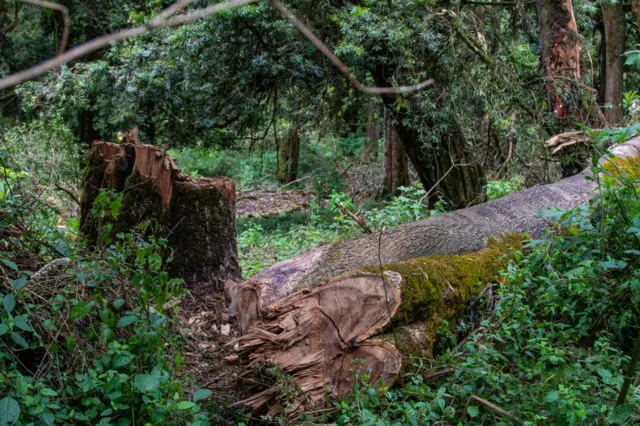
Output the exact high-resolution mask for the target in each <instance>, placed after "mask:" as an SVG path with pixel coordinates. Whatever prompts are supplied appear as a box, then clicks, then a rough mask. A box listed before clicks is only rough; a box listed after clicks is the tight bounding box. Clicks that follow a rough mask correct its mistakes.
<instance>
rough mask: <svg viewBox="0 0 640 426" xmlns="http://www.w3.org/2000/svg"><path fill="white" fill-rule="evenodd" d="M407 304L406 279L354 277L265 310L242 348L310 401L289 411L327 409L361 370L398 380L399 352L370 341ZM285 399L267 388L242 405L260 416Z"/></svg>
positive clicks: (376, 377)
mask: <svg viewBox="0 0 640 426" xmlns="http://www.w3.org/2000/svg"><path fill="white" fill-rule="evenodd" d="M400 303H401V296H400V276H399V275H398V274H395V273H392V272H388V273H385V279H384V283H383V279H382V277H381V275H376V274H373V273H361V272H358V273H353V274H347V275H345V276H342V277H338V278H335V279H332V280H329V281H328V282H326V283H324V284H321V285H319V286H316V287H314V288H313V289H312V290H309V291H303V292H300V293H298V294H296V295H294V296H292V297H290V298H288V299H286V300H284V301H282V303H279V304H277V305H274V306H272V307H270V308H269V309H267V310H265V312H263V318H262V320H261V321H259V322H258V323H257V324H256V325H255V326H253V327H251V328H249V330H247V332H246V334H245V335H244V336H242V337H241V338H240V339H238V340H237V341H235V342H234V344H238V348H239V349H238V353H239V354H240V356H241V357H244V358H246V359H248V360H249V362H250V364H256V363H259V364H273V365H274V366H275V367H277V368H280V369H282V370H283V371H285V372H286V373H288V374H290V375H291V376H292V377H293V380H294V381H295V383H296V385H297V386H299V387H300V389H301V390H302V392H303V394H304V399H303V400H301V401H297V404H294V406H290V407H289V409H291V410H299V409H303V408H304V409H306V410H308V409H312V408H314V407H316V406H318V405H319V404H321V403H322V402H323V401H324V399H325V396H326V394H327V392H328V393H329V394H331V395H338V396H339V395H344V394H346V392H348V391H349V390H350V389H351V387H352V382H350V381H349V378H350V377H352V375H353V372H354V370H353V369H354V368H356V367H357V368H360V369H361V371H362V372H363V373H364V372H365V371H370V373H369V375H370V377H371V379H372V381H373V382H377V381H379V380H381V381H382V382H384V383H385V384H386V385H390V384H391V383H392V382H393V381H394V380H395V378H396V377H397V375H398V373H399V371H400V367H401V357H400V355H399V354H398V352H397V351H396V350H395V348H394V347H393V346H392V345H389V344H387V343H384V342H381V341H375V340H372V341H367V339H368V338H369V337H371V336H372V335H374V334H375V333H377V332H378V331H379V330H381V329H382V328H383V327H384V326H385V325H386V324H387V323H388V322H389V319H390V318H391V317H393V315H394V314H395V312H396V311H397V309H398V307H399V306H400ZM356 359H359V360H363V363H362V364H360V363H357V364H356V363H354V360H356ZM276 387H277V386H276ZM278 395H279V392H277V389H265V390H263V391H261V392H260V393H258V394H255V395H253V396H252V397H250V398H248V399H246V400H244V401H242V402H241V404H243V405H247V406H249V407H251V408H252V409H253V410H255V411H257V410H259V409H260V408H262V407H263V406H265V405H267V406H269V407H272V406H273V405H274V404H273V402H274V400H275V399H277V396H278Z"/></svg>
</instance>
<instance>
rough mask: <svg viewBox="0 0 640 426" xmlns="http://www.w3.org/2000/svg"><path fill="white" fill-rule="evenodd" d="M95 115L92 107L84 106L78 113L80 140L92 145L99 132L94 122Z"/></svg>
mask: <svg viewBox="0 0 640 426" xmlns="http://www.w3.org/2000/svg"><path fill="white" fill-rule="evenodd" d="M94 116H95V114H94V112H93V111H92V110H90V109H84V108H83V109H81V110H80V111H78V113H77V118H78V140H79V141H80V143H82V144H86V145H87V146H91V143H92V142H93V141H95V140H96V139H98V132H96V128H95V126H94V123H93V119H94Z"/></svg>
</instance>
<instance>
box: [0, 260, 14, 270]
mask: <svg viewBox="0 0 640 426" xmlns="http://www.w3.org/2000/svg"><path fill="white" fill-rule="evenodd" d="M0 262H2V263H4V264H5V265H7V266H8V267H9V268H11V269H13V270H14V271H18V265H16V264H15V263H13V262H12V261H10V260H9V259H0Z"/></svg>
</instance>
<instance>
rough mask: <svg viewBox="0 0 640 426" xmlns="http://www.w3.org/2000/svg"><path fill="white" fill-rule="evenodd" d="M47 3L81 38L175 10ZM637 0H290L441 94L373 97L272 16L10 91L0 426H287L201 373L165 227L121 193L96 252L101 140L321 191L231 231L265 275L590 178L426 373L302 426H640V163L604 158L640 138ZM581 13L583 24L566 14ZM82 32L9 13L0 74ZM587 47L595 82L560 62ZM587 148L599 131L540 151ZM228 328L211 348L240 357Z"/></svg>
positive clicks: (397, 78)
mask: <svg viewBox="0 0 640 426" xmlns="http://www.w3.org/2000/svg"><path fill="white" fill-rule="evenodd" d="M55 2H56V3H59V4H61V5H63V6H65V7H66V8H68V9H69V16H70V23H69V28H68V30H69V40H68V42H69V47H75V46H79V45H81V44H82V43H84V42H86V41H88V40H91V39H93V38H95V37H99V36H102V35H105V34H109V33H112V32H114V31H118V30H122V29H124V28H127V27H131V26H138V25H145V24H147V23H149V22H150V21H151V20H152V19H153V18H154V16H156V15H157V14H158V13H160V12H161V11H162V10H163V9H165V8H166V7H168V6H169V5H171V4H173V3H175V1H173V0H83V1H72V0H55ZM36 3H38V2H36ZM215 3H218V1H217V0H194V1H192V2H191V3H190V4H189V5H187V7H186V8H185V9H184V10H181V11H179V12H178V14H185V13H189V12H192V11H195V10H200V9H203V8H205V7H207V6H210V5H212V4H215ZM637 3H638V2H637V1H636V0H631V1H627V0H625V1H609V0H599V1H592V0H574V1H565V2H560V1H558V0H544V1H542V0H539V1H535V2H523V1H520V0H517V1H513V2H511V1H508V2H480V1H476V2H474V1H466V0H464V1H449V0H388V1H387V0H361V1H342V0H329V1H327V0H319V1H310V0H301V1H297V2H287V3H286V4H285V6H286V7H287V8H288V9H290V10H291V12H292V13H294V14H295V15H296V16H297V17H298V18H299V19H300V21H302V22H303V23H304V24H305V25H306V26H308V27H309V29H310V30H311V31H313V33H314V34H315V35H316V36H317V37H318V38H319V39H320V40H321V41H322V42H323V43H324V44H326V46H327V47H328V48H329V49H330V50H332V51H333V52H334V53H335V54H336V56H337V57H338V58H339V59H340V60H341V61H343V62H344V63H345V64H346V67H347V68H348V69H349V72H350V73H351V74H352V75H353V77H354V78H356V79H357V80H359V81H360V82H362V83H363V84H364V85H366V86H400V85H412V84H416V83H419V82H421V81H424V80H426V79H429V78H433V79H434V80H433V81H434V84H432V85H430V86H428V87H427V88H425V89H424V90H420V91H417V92H414V93H410V94H407V93H404V94H395V93H394V94H386V95H384V96H372V95H368V94H364V93H361V92H359V91H358V90H356V88H355V87H354V86H353V85H352V84H351V83H350V82H349V81H348V79H346V78H345V77H344V75H343V74H342V73H341V71H340V70H339V69H338V68H337V67H335V65H334V64H332V63H331V62H330V61H329V60H328V58H327V56H326V55H324V54H323V53H321V52H320V51H319V50H318V49H317V48H316V47H315V46H314V45H313V44H312V43H311V42H310V41H309V40H308V39H307V38H306V37H304V36H303V35H301V33H300V32H299V31H298V30H297V29H296V28H295V27H294V26H293V25H291V24H290V23H289V22H287V21H286V20H285V19H284V18H283V17H282V16H281V15H280V14H279V13H278V12H277V11H276V10H275V9H274V8H273V7H272V5H271V4H270V2H268V1H260V2H255V3H253V4H250V5H244V6H241V7H237V8H234V9H230V10H226V11H224V12H222V13H219V14H216V15H212V16H208V17H205V18H203V19H199V20H196V21H195V22H193V23H190V24H189V25H183V26H179V27H176V28H161V29H156V30H154V31H150V32H147V33H145V34H143V35H141V36H139V37H137V38H132V39H128V40H125V41H122V42H118V43H112V44H110V45H109V46H108V47H105V48H103V49H100V50H97V51H95V52H92V53H91V54H89V55H86V56H83V57H81V58H79V59H77V60H75V61H72V62H69V63H66V64H64V65H62V66H61V67H59V68H58V69H56V70H54V71H51V72H48V73H45V74H44V75H42V76H38V77H36V78H33V79H32V80H30V81H28V82H25V83H23V84H20V85H18V86H14V87H9V88H7V89H4V90H2V91H0V100H1V101H2V102H0V426H5V425H6V426H9V425H25V426H26V425H42V424H44V425H53V424H92V425H97V424H101V425H118V426H121V425H122V426H124V425H136V424H138V425H140V424H145V425H147V424H150V425H159V424H166V423H171V424H188V425H193V426H196V425H206V424H241V423H240V422H244V423H242V424H250V423H251V424H272V423H278V422H279V423H288V422H291V419H290V418H287V417H286V416H285V415H283V416H282V417H277V418H271V417H260V416H257V417H256V416H253V415H249V414H247V413H245V412H243V411H242V410H240V409H236V408H233V409H229V405H231V404H232V402H233V400H234V395H233V394H229V393H225V392H222V391H220V393H215V394H214V393H213V392H212V391H211V389H213V387H215V386H217V384H215V385H214V384H213V383H214V382H212V381H211V380H209V378H207V380H202V376H201V375H200V376H199V375H198V373H199V372H198V371H197V369H198V366H196V365H195V364H194V363H193V362H191V361H189V359H188V354H187V352H188V351H187V350H186V343H185V341H186V338H185V336H186V335H190V336H192V337H193V333H191V331H190V327H191V326H192V324H191V323H189V324H185V323H184V322H183V319H184V317H182V316H181V315H182V314H183V313H184V311H185V307H186V306H188V305H189V303H192V301H193V300H196V299H195V298H193V297H192V296H190V289H188V288H187V286H186V285H185V284H184V283H183V282H182V281H181V280H180V279H176V278H175V277H172V276H169V274H168V273H167V272H166V271H167V270H168V269H167V267H168V264H169V263H170V262H171V254H170V253H171V252H172V247H168V246H167V239H166V235H161V234H160V233H159V232H158V225H157V223H155V222H154V221H148V220H144V219H143V218H141V220H140V223H139V224H138V225H137V226H136V227H134V228H133V229H130V230H128V231H127V232H120V233H115V232H113V229H112V227H111V225H110V220H111V219H115V218H117V216H118V215H119V213H120V210H121V209H122V205H121V204H122V194H117V193H116V192H111V191H106V190H103V191H102V192H100V195H99V196H98V198H97V199H96V201H95V203H94V206H93V211H92V212H91V214H92V215H93V216H94V218H95V220H96V221H98V222H100V225H99V226H98V228H99V229H100V231H101V232H100V233H101V235H100V239H99V242H98V243H97V244H93V242H92V243H91V244H90V243H89V242H87V241H86V240H85V236H84V235H82V233H81V232H80V230H79V209H80V207H79V205H80V204H81V202H80V200H81V198H82V193H81V188H82V186H81V181H82V175H83V173H84V167H85V166H86V164H85V159H86V154H87V152H88V149H89V147H90V144H91V143H92V142H93V141H94V140H109V141H113V142H117V143H119V142H123V141H129V142H135V143H141V142H143V143H151V144H153V145H156V146H158V147H161V148H162V150H163V152H164V153H166V154H168V155H170V156H171V157H173V158H174V159H175V160H176V162H177V164H178V166H179V167H180V168H181V169H182V172H183V173H184V174H185V175H188V176H191V177H194V178H199V177H231V178H233V180H234V182H235V185H236V196H237V198H238V200H240V199H242V198H243V197H245V198H248V199H249V198H251V197H254V198H258V199H259V198H261V197H262V198H267V197H274V198H276V199H277V198H278V197H279V196H282V195H283V194H288V193H289V191H290V190H296V191H299V193H301V194H303V195H304V197H308V198H304V202H301V203H300V204H299V205H295V206H294V207H293V208H292V209H290V210H287V211H284V212H280V211H278V213H277V214H273V213H272V212H271V211H269V209H268V208H267V209H266V211H261V212H258V213H255V214H253V215H243V216H238V218H237V224H236V225H237V226H236V229H237V236H238V241H237V242H238V258H239V262H240V264H241V266H242V269H243V276H244V277H245V278H247V277H250V276H252V275H254V274H256V273H259V272H261V271H263V270H265V269H266V268H268V267H269V266H271V265H273V264H274V263H276V262H279V261H282V260H286V259H290V258H292V257H294V256H296V255H298V254H300V253H303V252H304V251H306V250H309V249H311V248H314V247H317V246H320V245H323V244H328V243H333V242H337V241H342V240H345V239H348V238H355V237H359V236H362V235H365V234H378V235H380V236H382V235H383V232H384V229H385V228H389V227H392V226H397V225H401V224H405V223H409V222H413V221H417V220H422V219H426V218H429V217H431V216H434V215H438V214H442V213H444V212H446V211H451V210H454V209H457V208H464V207H467V206H468V205H471V204H476V203H480V202H484V201H489V200H494V199H498V198H501V197H505V196H507V195H508V194H510V193H513V192H516V191H519V190H522V189H524V188H526V187H530V186H533V185H537V184H545V183H549V182H552V181H554V180H557V179H560V178H561V177H563V176H567V175H569V174H575V173H576V172H579V171H581V170H582V169H583V168H584V167H591V168H592V170H593V172H594V176H595V177H594V179H596V180H597V185H598V187H599V189H600V195H599V196H598V197H597V198H596V199H594V200H593V201H592V202H591V203H590V204H588V205H584V206H581V207H579V208H577V209H574V210H572V211H568V212H560V211H545V212H541V214H542V215H544V216H545V217H546V218H548V219H549V220H551V221H552V222H553V226H552V227H551V229H550V230H549V231H548V232H547V233H546V234H544V235H542V236H540V237H538V238H536V239H532V240H528V242H527V244H526V246H525V247H524V248H523V249H522V250H521V251H520V252H518V253H516V254H515V257H516V258H515V260H514V261H513V262H511V263H510V264H509V267H508V268H507V269H506V270H504V271H503V272H502V273H501V276H500V277H499V278H498V279H497V280H496V281H495V282H493V283H482V284H486V285H487V287H486V288H485V290H484V291H483V292H482V293H481V295H480V296H479V297H478V298H477V299H476V300H474V301H473V303H472V304H471V306H470V307H469V308H468V310H467V311H466V312H465V313H464V315H463V316H461V317H460V318H457V320H456V321H449V322H446V321H444V320H443V323H442V326H441V327H440V330H439V333H438V339H437V344H436V346H435V348H436V354H435V356H434V357H433V358H432V359H412V360H410V362H407V363H406V364H407V365H406V367H407V368H406V376H405V377H404V379H403V380H402V383H397V384H396V386H394V387H393V388H381V387H379V385H378V384H376V383H372V382H371V381H370V380H369V373H370V372H369V371H366V370H361V371H358V373H357V374H356V375H355V376H354V377H353V378H352V383H353V389H352V394H351V395H349V396H348V397H346V398H343V399H342V400H339V401H333V400H331V401H327V406H326V409H325V410H321V412H315V413H308V414H307V415H305V420H304V421H307V422H309V423H320V422H334V423H336V424H339V425H347V424H363V425H405V424H408V425H418V424H451V425H453V424H514V423H515V424H531V425H533V424H538V425H543V424H545V425H546V424H550V425H579V424H580V425H587V424H637V423H640V394H639V393H638V384H639V383H638V380H639V379H638V377H637V374H638V372H637V371H635V370H633V371H627V369H628V366H629V364H630V363H631V362H630V360H631V357H632V355H633V354H634V351H635V353H638V354H640V343H637V342H640V337H639V336H638V333H637V330H638V327H640V324H639V323H638V314H639V312H638V307H639V306H640V303H639V302H640V273H639V272H638V271H640V269H639V267H640V265H639V257H638V256H639V255H640V251H639V250H640V201H639V200H640V199H639V198H638V192H637V191H638V186H639V183H640V180H639V178H638V175H639V173H638V172H639V169H640V168H639V167H637V166H634V163H633V162H624V161H622V162H618V163H615V162H614V163H610V162H609V163H608V162H607V161H605V163H604V164H605V165H604V166H598V165H597V164H598V161H599V160H603V159H604V160H606V158H607V154H606V149H607V148H608V147H609V146H611V145H612V144H615V143H620V142H623V141H624V140H626V139H628V138H629V137H632V136H635V135H637V134H640V125H638V124H637V123H638V121H639V120H640V95H639V92H640V89H639V88H638V83H640V78H639V75H640V74H639V72H638V71H640V45H638V44H636V42H637V39H638V37H639V36H640V27H639V25H640V7H639V6H638V4H637ZM569 12H570V13H569ZM564 13H567V14H569V15H571V18H570V19H566V21H568V23H567V22H561V21H562V19H560V20H555V18H557V17H558V16H560V17H561V16H563V14H564ZM574 20H575V25H573V24H574V22H573V21H574ZM64 27H65V22H64V18H63V15H62V14H61V13H59V11H57V10H53V9H50V8H48V7H43V6H41V5H38V4H32V3H26V2H24V1H20V0H18V1H15V2H9V1H6V0H0V77H6V76H8V75H10V74H12V73H15V72H18V71H20V70H22V69H25V68H27V67H30V66H33V65H35V64H37V63H39V62H41V61H43V60H45V59H48V58H52V57H54V56H55V55H56V54H57V52H58V49H59V47H60V43H61V41H62V39H63V34H64ZM573 27H575V28H573ZM569 42H570V43H571V45H570V46H569V44H568V43H569ZM550 46H551V47H550ZM557 46H560V48H559V50H556V51H555V53H553V52H554V50H553V48H554V47H557ZM576 47H577V48H576ZM569 48H572V49H569ZM569 50H572V52H573V54H574V56H577V65H576V64H573V65H572V64H570V63H568V62H566V61H565V62H566V63H565V62H563V61H564V59H566V58H563V57H561V56H562V54H564V53H567V52H569ZM549 52H552V53H549ZM569 53H570V52H569ZM567 54H568V53H567ZM558 64H561V66H560V67H559V68H558V67H556V68H554V65H556V66H557V65H558ZM554 72H555V74H554ZM624 126H627V127H624ZM606 127H610V128H614V130H606V129H603V128H606ZM591 128H594V129H602V130H591ZM616 128H617V129H618V130H615V129H616ZM621 128H622V130H619V129H621ZM574 130H581V131H582V132H583V134H584V135H587V136H588V139H590V141H589V142H586V143H580V144H575V145H571V144H570V147H569V148H567V149H564V150H559V151H558V152H555V151H554V152H552V151H551V150H547V149H545V148H544V146H543V143H544V141H545V140H547V139H549V138H550V137H551V136H553V135H555V134H558V133H562V132H568V131H574ZM394 141H395V142H394ZM576 147H577V148H576ZM565 148H566V147H565ZM589 159H590V160H591V161H589ZM283 163H286V164H283ZM409 164H410V166H409ZM282 170H287V171H288V172H287V173H284V174H283V173H279V171H282ZM398 176H400V178H398ZM396 180H400V181H402V182H401V184H400V185H395V183H397V182H396ZM392 181H393V182H392ZM274 194H275V195H274ZM309 200H310V201H309ZM191 290H193V288H191ZM225 297H226V296H220V298H219V300H218V302H219V301H220V300H221V301H222V302H221V303H222V304H226V303H227V302H228V300H227V299H226V298H225ZM185 301H189V303H186V302H185ZM203 303H204V302H203ZM208 308H209V307H207V309H208ZM219 316H220V318H226V319H224V320H221V322H230V320H229V318H228V315H227V316H226V317H225V315H219ZM216 320H217V319H216ZM209 321H212V320H210V319H209ZM226 326H229V324H226ZM207 327H208V328H215V326H213V327H212V326H211V325H210V324H209V323H208V325H207ZM220 330H221V329H220ZM220 334H222V332H220ZM227 334H228V333H227ZM209 337H210V335H208V336H206V337H205V338H202V337H200V338H202V339H203V340H202V342H200V343H202V346H197V347H198V350H200V352H202V353H203V354H204V355H202V356H203V357H206V356H209V355H210V354H208V353H206V352H207V351H211V352H212V353H214V354H218V352H222V350H221V346H222V344H221V343H220V342H218V341H214V342H212V341H210V339H209ZM227 337H228V336H227ZM636 344H637V346H636ZM216 345H220V346H216ZM634 348H635V349H634ZM218 355H219V354H218ZM211 358H215V356H214V355H211ZM235 373H237V372H234V374H235ZM206 374H209V373H206ZM273 374H276V375H278V379H280V380H283V382H285V383H289V382H287V380H286V379H287V378H286V377H284V374H283V373H282V372H275V373H273ZM625 378H626V382H625ZM625 383H626V385H628V386H630V388H631V390H630V391H629V393H628V395H627V394H624V395H625V398H624V401H620V389H621V388H624V386H625ZM201 387H202V389H200V388H201ZM222 388H224V386H223V385H220V388H219V389H222ZM219 389H218V388H217V390H219ZM225 391H226V389H225ZM282 391H283V392H284V393H291V394H295V393H296V392H298V390H297V389H294V388H293V387H289V386H288V385H287V386H285V388H284V389H282ZM295 421H300V422H302V420H295Z"/></svg>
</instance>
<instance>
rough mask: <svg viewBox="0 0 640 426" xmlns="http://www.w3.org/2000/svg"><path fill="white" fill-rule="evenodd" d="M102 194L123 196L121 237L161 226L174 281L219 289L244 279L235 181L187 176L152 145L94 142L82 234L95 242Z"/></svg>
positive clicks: (118, 222)
mask: <svg viewBox="0 0 640 426" xmlns="http://www.w3.org/2000/svg"><path fill="white" fill-rule="evenodd" d="M102 189H110V190H114V191H117V192H121V193H122V194H123V197H122V207H121V212H120V214H119V215H118V217H117V219H113V218H112V219H110V220H111V223H112V224H113V228H114V230H115V231H116V232H128V231H129V230H130V229H133V228H135V227H136V226H137V225H139V224H140V223H141V222H142V221H144V220H153V221H154V222H155V223H157V224H158V229H159V233H160V235H161V236H165V237H166V238H167V239H168V245H169V247H171V249H172V256H173V261H172V262H171V263H170V264H169V272H170V274H172V275H173V276H175V277H180V278H183V279H184V280H185V281H186V282H187V283H199V284H203V283H207V284H213V285H214V286H215V287H216V288H217V289H222V288H223V284H224V283H225V281H227V280H239V279H240V278H241V276H242V274H241V270H240V266H239V265H238V260H237V258H238V254H237V245H236V229H235V188H234V183H233V181H232V180H230V179H208V178H202V179H192V178H189V177H187V176H184V175H182V174H181V173H180V170H179V169H178V167H177V166H176V164H175V162H174V161H173V160H172V159H171V158H170V157H168V156H166V155H165V154H164V152H162V151H161V150H160V149H158V148H156V147H154V146H152V145H145V144H137V143H136V144H132V143H125V144H114V143H109V142H94V143H93V146H92V149H91V151H90V153H89V156H88V161H87V168H86V170H85V175H84V182H83V194H82V201H81V212H80V213H81V219H80V229H81V231H82V232H83V233H84V234H85V235H86V236H88V238H89V240H90V241H91V242H94V243H97V242H98V235H99V227H100V226H101V224H100V223H99V221H98V220H96V219H95V218H94V217H93V216H92V214H91V211H92V208H93V203H94V201H95V199H96V197H97V196H98V194H99V193H100V190H102ZM168 255H169V253H167V256H168Z"/></svg>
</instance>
